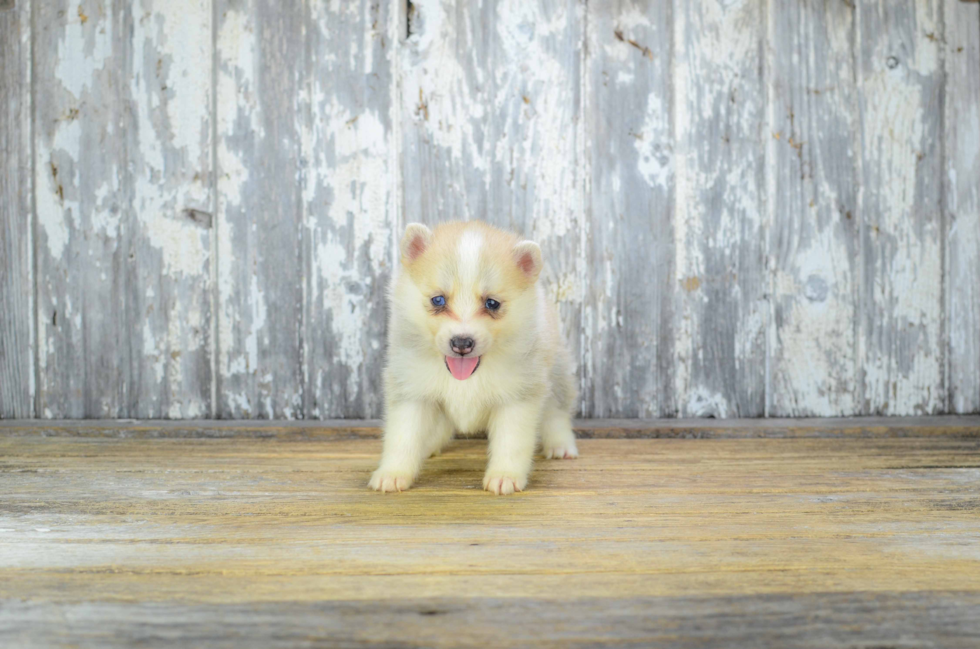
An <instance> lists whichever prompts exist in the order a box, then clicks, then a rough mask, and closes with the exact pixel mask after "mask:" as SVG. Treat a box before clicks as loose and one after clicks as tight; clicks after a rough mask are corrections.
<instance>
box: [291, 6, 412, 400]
mask: <svg viewBox="0 0 980 649" xmlns="http://www.w3.org/2000/svg"><path fill="white" fill-rule="evenodd" d="M308 12H309V13H308V15H307V16H306V18H305V20H306V21H307V26H306V29H305V32H306V34H307V39H308V44H307V48H306V54H305V62H306V68H307V70H308V72H309V76H308V81H307V85H306V87H305V88H304V90H303V94H302V95H301V97H302V99H303V102H304V104H305V105H304V110H303V114H304V120H305V121H304V124H303V131H302V134H303V140H302V141H303V160H304V165H305V179H304V184H303V209H304V210H305V211H306V212H307V216H306V219H307V222H306V225H305V228H304V230H303V237H304V238H305V242H304V246H305V247H306V248H308V254H309V259H310V263H311V267H310V268H308V269H306V271H305V276H306V282H307V290H306V317H307V321H306V325H305V328H306V345H305V354H306V359H305V362H306V368H307V372H308V389H307V391H306V393H305V394H306V398H307V403H306V406H305V415H306V416H307V417H313V418H339V417H355V418H365V417H378V416H380V415H381V411H382V392H381V390H380V389H379V386H380V385H381V383H382V378H381V371H382V368H383V366H384V343H385V332H386V329H387V326H386V325H387V322H386V315H385V314H386V305H385V290H386V288H387V285H388V281H389V278H390V275H391V265H392V263H393V260H394V258H393V249H394V248H393V246H394V245H395V242H396V241H397V233H396V232H395V230H396V224H395V196H394V189H395V179H394V174H395V169H394V165H393V164H392V160H393V158H392V156H391V148H392V147H393V146H394V142H393V136H392V108H393V106H394V103H393V101H392V86H393V84H392V80H393V74H392V58H393V54H392V51H393V47H394V46H395V45H396V39H398V38H400V37H401V34H397V33H396V32H395V28H394V27H395V23H396V22H397V19H398V11H397V7H396V6H395V5H394V4H393V3H379V2H375V1H372V0H361V1H360V2H350V3H342V4H333V5H329V6H328V5H327V4H326V3H320V2H311V3H309V6H308Z"/></svg>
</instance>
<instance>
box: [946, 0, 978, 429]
mask: <svg viewBox="0 0 980 649" xmlns="http://www.w3.org/2000/svg"><path fill="white" fill-rule="evenodd" d="M943 12H944V14H943V22H944V24H945V38H944V40H943V43H942V47H943V61H944V70H945V75H946V87H945V93H946V94H945V113H944V115H943V118H944V119H943V128H944V133H943V137H944V146H945V149H944V162H945V166H944V169H943V173H944V176H943V178H944V182H945V184H944V186H943V196H944V197H945V200H946V203H945V208H946V233H945V245H946V268H945V269H944V279H945V282H946V291H947V307H946V332H947V333H946V336H947V341H948V343H949V350H948V354H949V375H948V397H949V404H948V411H949V412H978V411H980V7H978V6H975V5H974V6H970V5H966V4H963V3H955V2H947V3H943Z"/></svg>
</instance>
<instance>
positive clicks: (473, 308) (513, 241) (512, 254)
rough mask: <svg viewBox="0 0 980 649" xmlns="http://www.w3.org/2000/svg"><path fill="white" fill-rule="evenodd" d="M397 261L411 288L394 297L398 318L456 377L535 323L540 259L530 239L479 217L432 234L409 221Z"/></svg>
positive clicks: (462, 377)
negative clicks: (475, 220)
mask: <svg viewBox="0 0 980 649" xmlns="http://www.w3.org/2000/svg"><path fill="white" fill-rule="evenodd" d="M401 263H402V266H403V268H404V270H405V272H406V274H407V276H408V279H409V282H410V284H411V287H412V288H413V289H414V290H410V291H408V293H410V294H411V295H405V296H404V299H402V300H400V301H399V308H400V310H401V311H403V312H402V313H399V314H398V316H399V317H400V318H406V319H408V320H409V322H410V323H411V325H412V326H413V327H414V328H415V330H416V331H414V332H413V333H415V334H416V335H417V336H418V337H420V338H421V340H420V343H421V344H423V345H429V344H431V346H432V348H433V349H434V350H435V351H437V352H438V353H439V354H441V355H442V356H444V357H445V364H446V368H447V369H448V371H449V372H450V373H451V374H452V375H453V376H454V377H455V378H456V379H459V380H461V381H462V380H465V379H468V378H469V377H470V376H471V375H472V374H473V372H475V371H476V370H477V369H478V367H479V365H480V362H481V359H482V357H484V356H485V355H487V354H491V353H493V351H492V350H494V348H498V349H500V348H502V347H505V346H506V345H507V344H508V343H509V342H510V341H512V340H514V339H515V337H517V336H519V335H520V334H521V333H522V331H523V330H526V329H527V328H529V327H534V326H535V322H534V317H535V316H534V314H535V309H534V304H535V298H534V296H535V283H536V282H537V280H538V275H540V273H541V263H542V262H541V249H540V248H539V247H538V244H536V243H534V242H533V241H521V240H520V239H519V238H518V237H517V236H515V235H513V234H510V233H508V232H503V231H501V230H497V229H495V228H492V227H490V226H488V225H486V224H484V223H480V222H468V223H447V224H444V225H441V226H439V227H437V228H436V229H435V230H434V231H433V230H429V228H427V227H426V226H424V225H421V224H418V223H413V224H410V225H409V226H408V227H407V228H406V229H405V234H404V236H403V237H402V241H401Z"/></svg>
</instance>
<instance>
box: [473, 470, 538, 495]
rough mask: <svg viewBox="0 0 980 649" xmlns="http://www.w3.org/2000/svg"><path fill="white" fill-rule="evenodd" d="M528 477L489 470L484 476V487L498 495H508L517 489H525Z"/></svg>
mask: <svg viewBox="0 0 980 649" xmlns="http://www.w3.org/2000/svg"><path fill="white" fill-rule="evenodd" d="M526 486H527V478H526V477H521V476H517V475H514V474H511V473H503V472H501V471H487V473H486V475H484V476H483V489H484V490H486V491H489V492H491V493H495V494H497V495H498V496H506V495H508V494H512V493H514V492H515V491H524V487H526Z"/></svg>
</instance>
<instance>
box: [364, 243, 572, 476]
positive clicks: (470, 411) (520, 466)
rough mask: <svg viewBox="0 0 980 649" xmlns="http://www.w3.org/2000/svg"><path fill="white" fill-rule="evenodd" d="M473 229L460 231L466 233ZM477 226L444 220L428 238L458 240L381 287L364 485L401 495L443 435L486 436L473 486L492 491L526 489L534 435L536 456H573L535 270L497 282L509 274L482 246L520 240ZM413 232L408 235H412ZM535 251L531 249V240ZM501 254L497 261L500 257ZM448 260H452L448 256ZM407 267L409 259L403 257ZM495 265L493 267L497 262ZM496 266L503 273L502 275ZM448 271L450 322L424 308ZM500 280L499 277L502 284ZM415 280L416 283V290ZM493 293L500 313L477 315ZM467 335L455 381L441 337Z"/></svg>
mask: <svg viewBox="0 0 980 649" xmlns="http://www.w3.org/2000/svg"><path fill="white" fill-rule="evenodd" d="M471 227H472V228H473V229H470V228H471ZM488 231H489V228H488V227H487V226H485V225H482V224H472V225H467V226H461V225H459V224H454V225H452V226H443V229H439V230H436V232H435V233H433V235H432V238H430V241H437V240H438V237H457V238H458V241H457V242H456V245H453V246H445V247H444V248H442V249H448V250H452V253H451V258H448V259H442V258H434V259H433V258H432V257H431V256H430V257H429V258H426V259H423V260H422V263H423V264H428V265H427V266H426V268H427V269H428V270H427V271H426V274H425V275H424V277H423V278H422V279H420V280H418V281H416V280H414V279H413V278H412V276H411V274H410V273H409V272H406V271H405V269H403V270H402V272H400V273H399V274H398V276H397V277H396V279H395V281H394V284H393V287H392V291H391V321H390V326H389V346H388V364H387V367H386V369H385V434H384V447H383V451H382V456H381V463H380V466H379V467H378V469H377V471H375V472H374V475H373V476H372V477H371V481H370V483H369V485H370V486H371V487H372V488H373V489H376V490H379V491H402V490H404V489H407V488H408V487H409V486H411V484H412V483H413V482H414V481H415V480H416V479H417V478H418V475H419V472H420V471H421V468H422V464H423V462H424V461H425V459H426V458H427V457H429V456H431V455H434V454H437V453H439V451H440V450H441V449H442V447H443V446H444V445H445V444H446V443H447V442H448V441H449V440H450V439H451V437H452V434H453V432H454V431H455V432H458V433H461V434H464V435H465V434H473V433H478V432H482V431H486V433H487V435H488V438H489V462H488V465H487V470H486V474H485V475H484V478H483V487H484V489H486V490H488V491H492V492H494V493H497V494H510V493H514V492H515V491H522V490H523V489H524V488H525V487H526V486H527V480H528V476H529V474H530V471H531V465H532V460H533V456H534V450H535V445H536V443H537V442H538V440H539V439H540V441H541V444H542V448H543V453H544V455H545V457H555V458H573V457H576V456H577V455H578V450H577V448H576V446H575V436H574V434H573V432H572V428H571V409H572V407H573V404H574V403H575V388H574V381H573V380H572V376H571V373H570V371H569V368H570V363H569V360H568V357H567V352H566V351H565V349H564V346H563V344H562V342H561V339H560V334H559V331H558V326H557V315H556V313H555V308H554V306H553V305H552V304H551V303H550V302H549V301H548V299H547V297H546V296H545V293H544V290H543V289H542V288H541V287H540V286H538V285H537V283H536V279H537V274H538V272H539V271H540V267H539V266H540V252H538V253H537V257H536V258H535V259H536V263H537V264H538V267H536V268H535V269H533V278H532V279H531V280H529V281H528V280H525V281H524V284H525V285H526V287H517V286H514V285H512V284H507V283H506V280H505V279H504V277H505V276H510V277H515V276H516V277H518V278H519V277H520V276H519V275H516V274H515V272H514V271H515V270H516V269H517V260H516V258H514V260H513V261H512V263H513V264H514V267H513V268H512V269H503V270H502V269H501V268H499V267H497V268H494V267H491V266H492V264H491V265H489V266H488V265H487V264H490V262H486V261H484V256H483V255H481V252H482V251H483V250H484V248H485V247H486V248H488V249H489V248H490V247H492V246H497V248H495V249H494V250H496V251H497V252H498V253H500V250H499V248H500V246H503V245H507V246H511V247H516V246H517V245H521V246H524V248H520V249H518V250H524V249H525V248H526V244H527V243H528V242H521V243H520V244H518V240H517V239H516V238H513V240H511V239H507V238H502V237H506V235H503V234H501V233H495V234H494V233H492V232H491V234H493V237H490V238H492V239H493V240H492V241H491V240H489V239H488V237H486V236H484V235H485V234H488ZM417 235H418V233H417V232H416V233H414V235H413V236H417ZM533 249H534V250H538V249H537V246H536V245H535V246H534V248H533ZM509 252H510V250H507V251H505V253H501V254H498V255H497V258H498V259H500V258H504V259H510V257H509V256H508V254H509ZM452 257H454V258H452ZM409 265H410V264H409ZM498 265H499V264H498ZM505 271H506V272H505ZM447 273H448V274H449V275H451V279H452V281H453V282H454V286H455V292H454V293H453V294H452V295H450V296H447V299H451V306H452V307H456V308H454V309H453V313H454V315H455V316H456V317H455V318H451V317H448V316H446V315H434V314H433V313H431V310H430V309H429V308H428V306H427V305H428V301H429V299H430V298H431V297H432V296H431V295H429V294H428V293H427V292H426V286H425V285H426V284H427V283H431V284H433V285H434V286H436V287H438V288H433V289H430V290H429V292H433V291H439V290H441V287H442V286H443V285H444V284H445V282H446V281H447V278H446V277H445V275H446V274H447ZM501 282H504V283H503V284H502V283H501ZM419 284H423V286H420V285H419ZM488 291H489V292H491V294H493V292H494V291H496V292H498V293H500V294H506V295H508V296H509V297H508V299H507V300H506V303H505V305H504V307H503V308H502V309H501V315H500V317H499V318H496V319H494V318H489V317H487V316H486V315H485V314H483V312H482V302H480V300H481V299H482V298H481V297H480V296H483V295H485V294H486V292H488ZM458 333H466V334H468V335H471V336H473V337H474V338H475V339H476V341H477V346H476V349H475V351H474V354H477V355H479V356H480V359H481V360H480V366H479V367H478V369H477V370H476V372H474V373H473V375H472V376H470V377H469V378H467V379H466V380H463V381H460V380H457V379H455V378H454V377H453V376H452V375H451V374H450V373H449V372H448V370H447V369H446V366H445V356H446V355H447V354H452V352H451V351H450V350H449V347H448V340H449V338H450V337H451V335H454V334H458Z"/></svg>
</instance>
